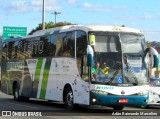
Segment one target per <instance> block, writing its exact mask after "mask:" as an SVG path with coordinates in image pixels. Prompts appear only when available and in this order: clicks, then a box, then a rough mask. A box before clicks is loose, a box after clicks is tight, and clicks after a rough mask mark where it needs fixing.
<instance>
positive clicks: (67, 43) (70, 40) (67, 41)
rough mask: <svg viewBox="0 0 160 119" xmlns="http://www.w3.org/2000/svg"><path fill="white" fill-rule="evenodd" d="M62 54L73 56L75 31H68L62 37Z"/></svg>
mask: <svg viewBox="0 0 160 119" xmlns="http://www.w3.org/2000/svg"><path fill="white" fill-rule="evenodd" d="M62 55H63V56H65V57H72V58H75V32H68V33H67V34H66V37H64V38H63V53H62Z"/></svg>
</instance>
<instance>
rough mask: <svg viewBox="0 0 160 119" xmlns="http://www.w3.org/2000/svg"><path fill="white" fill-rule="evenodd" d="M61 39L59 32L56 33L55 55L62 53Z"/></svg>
mask: <svg viewBox="0 0 160 119" xmlns="http://www.w3.org/2000/svg"><path fill="white" fill-rule="evenodd" d="M62 43H63V42H62V39H61V36H60V34H57V35H56V52H55V56H61V55H62Z"/></svg>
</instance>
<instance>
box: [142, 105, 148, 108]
mask: <svg viewBox="0 0 160 119" xmlns="http://www.w3.org/2000/svg"><path fill="white" fill-rule="evenodd" d="M141 108H142V109H148V108H149V105H145V106H144V105H142V106H141Z"/></svg>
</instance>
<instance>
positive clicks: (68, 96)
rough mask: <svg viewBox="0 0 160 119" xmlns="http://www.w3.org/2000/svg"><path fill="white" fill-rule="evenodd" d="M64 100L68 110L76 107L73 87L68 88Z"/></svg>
mask: <svg viewBox="0 0 160 119" xmlns="http://www.w3.org/2000/svg"><path fill="white" fill-rule="evenodd" d="M64 102H65V106H66V108H67V109H68V110H73V108H74V103H73V91H72V88H71V87H69V88H67V90H66V93H65V97H64Z"/></svg>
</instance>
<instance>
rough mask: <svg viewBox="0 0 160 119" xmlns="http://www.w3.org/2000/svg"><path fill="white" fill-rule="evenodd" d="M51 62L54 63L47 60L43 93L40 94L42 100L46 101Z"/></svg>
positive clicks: (42, 87) (42, 86)
mask: <svg viewBox="0 0 160 119" xmlns="http://www.w3.org/2000/svg"><path fill="white" fill-rule="evenodd" d="M51 61H52V60H51V59H46V64H45V67H44V72H43V79H42V85H41V92H40V98H41V99H45V95H46V89H47V83H48V77H49V71H50V66H51Z"/></svg>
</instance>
